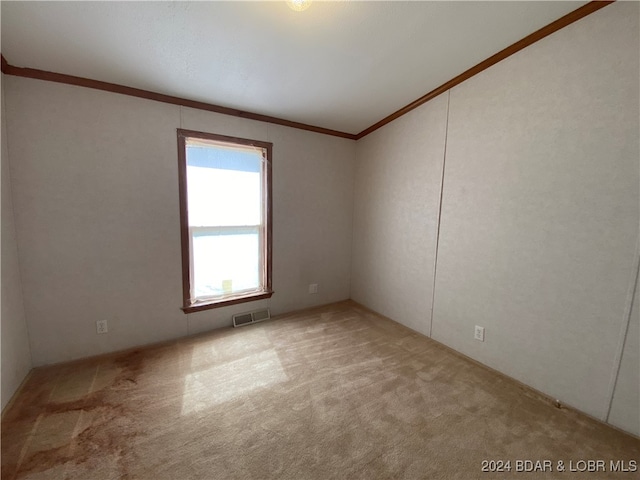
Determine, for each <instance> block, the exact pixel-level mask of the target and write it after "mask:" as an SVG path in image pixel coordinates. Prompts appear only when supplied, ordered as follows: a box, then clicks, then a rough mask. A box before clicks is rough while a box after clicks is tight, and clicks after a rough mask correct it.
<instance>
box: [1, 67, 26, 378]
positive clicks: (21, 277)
mask: <svg viewBox="0 0 640 480" xmlns="http://www.w3.org/2000/svg"><path fill="white" fill-rule="evenodd" d="M2 77H3V81H4V74H2ZM0 94H1V95H2V105H3V106H4V110H5V111H4V114H5V117H6V118H5V128H4V129H3V132H2V133H4V135H3V137H5V138H3V139H2V142H3V143H5V144H6V147H7V176H8V179H9V181H8V182H7V185H8V186H9V199H10V201H11V205H10V207H11V208H10V214H11V219H12V221H13V233H14V236H15V243H16V257H17V258H16V259H17V261H18V285H19V286H20V303H21V306H22V317H23V319H24V324H25V327H26V330H27V343H28V344H29V362H30V365H29V371H31V369H33V365H34V361H33V355H34V353H33V352H34V348H33V342H32V340H31V327H30V326H29V319H28V318H27V307H26V304H25V294H24V275H23V273H22V268H23V267H22V261H21V258H22V256H21V255H20V242H19V241H18V228H17V224H16V214H15V204H16V202H15V198H14V196H13V177H12V174H11V154H10V153H9V140H8V137H9V125H8V124H9V116H8V115H6V113H7V111H6V108H7V100H6V95H5V93H4V83H2V91H1V92H0Z"/></svg>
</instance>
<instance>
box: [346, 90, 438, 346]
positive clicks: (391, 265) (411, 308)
mask: <svg viewBox="0 0 640 480" xmlns="http://www.w3.org/2000/svg"><path fill="white" fill-rule="evenodd" d="M447 100H448V93H447V94H444V95H440V96H439V97H438V98H435V99H433V100H432V101H431V102H429V103H428V104H426V105H424V106H423V107H422V108H419V109H416V110H413V111H411V112H409V113H408V114H407V115H404V116H402V117H400V118H399V119H398V120H396V121H394V122H392V123H391V124H389V125H387V126H386V127H384V128H381V129H379V130H376V131H375V132H373V133H372V134H370V135H368V136H366V137H364V138H363V139H362V140H359V141H358V148H357V167H356V185H355V197H354V201H355V203H354V228H353V232H354V235H353V272H352V275H353V278H352V284H351V298H353V299H354V300H355V301H357V302H360V303H362V304H363V305H367V306H368V307H369V308H371V309H373V310H375V311H377V312H379V313H382V314H383V315H386V316H388V317H390V318H393V319H394V320H396V321H398V322H401V323H403V324H404V325H407V326H408V327H410V328H413V329H414V330H416V331H418V332H420V333H423V334H425V335H429V334H430V326H431V325H430V324H431V300H432V298H431V292H432V290H433V267H434V264H435V251H436V235H437V226H438V204H439V202H440V182H441V179H442V162H443V159H444V141H445V138H444V137H445V127H446V120H447Z"/></svg>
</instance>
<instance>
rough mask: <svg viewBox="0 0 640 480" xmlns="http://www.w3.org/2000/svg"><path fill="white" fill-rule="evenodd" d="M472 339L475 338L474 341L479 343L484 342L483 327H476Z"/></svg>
mask: <svg viewBox="0 0 640 480" xmlns="http://www.w3.org/2000/svg"><path fill="white" fill-rule="evenodd" d="M473 338H475V339H476V340H480V341H481V342H484V327H479V326H478V325H476V329H475V332H474V334H473Z"/></svg>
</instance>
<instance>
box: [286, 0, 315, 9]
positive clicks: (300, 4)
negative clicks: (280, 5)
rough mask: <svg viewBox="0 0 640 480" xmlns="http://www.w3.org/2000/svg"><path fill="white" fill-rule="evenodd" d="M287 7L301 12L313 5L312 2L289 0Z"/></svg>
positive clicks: (308, 0)
mask: <svg viewBox="0 0 640 480" xmlns="http://www.w3.org/2000/svg"><path fill="white" fill-rule="evenodd" d="M287 5H289V8H290V9H291V10H295V11H296V12H301V11H303V10H306V9H307V8H309V6H310V5H311V0H287Z"/></svg>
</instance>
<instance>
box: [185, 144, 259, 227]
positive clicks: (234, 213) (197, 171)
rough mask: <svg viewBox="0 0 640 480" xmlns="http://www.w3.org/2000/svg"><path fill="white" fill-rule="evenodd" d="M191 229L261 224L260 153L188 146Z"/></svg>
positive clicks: (257, 151)
mask: <svg viewBox="0 0 640 480" xmlns="http://www.w3.org/2000/svg"><path fill="white" fill-rule="evenodd" d="M186 150H187V192H188V198H187V205H188V213H189V225H190V226H225V225H259V224H260V223H261V222H262V208H261V200H262V198H261V181H260V176H261V175H260V172H261V166H262V153H261V151H260V150H255V149H250V150H246V151H245V150H239V149H235V148H228V149H226V148H223V147H218V146H210V147H209V146H208V147H202V146H187V148H186Z"/></svg>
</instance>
